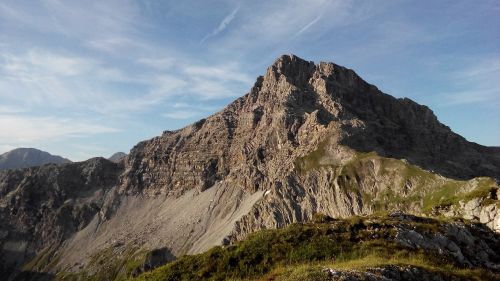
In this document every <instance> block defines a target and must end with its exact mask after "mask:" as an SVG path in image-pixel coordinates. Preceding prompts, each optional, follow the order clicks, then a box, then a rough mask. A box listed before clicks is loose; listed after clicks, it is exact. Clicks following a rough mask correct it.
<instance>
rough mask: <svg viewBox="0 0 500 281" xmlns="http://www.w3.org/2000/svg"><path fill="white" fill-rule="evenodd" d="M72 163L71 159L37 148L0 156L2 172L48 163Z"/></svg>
mask: <svg viewBox="0 0 500 281" xmlns="http://www.w3.org/2000/svg"><path fill="white" fill-rule="evenodd" d="M70 162H71V161H70V160H69V159H66V158H62V157H61V156H57V155H52V154H50V153H48V152H45V151H41V150H38V149H35V148H16V149H14V150H11V151H9V152H5V153H4V154H2V155H0V170H6V169H20V168H28V167H33V166H40V165H43V164H48V163H53V164H65V163H70Z"/></svg>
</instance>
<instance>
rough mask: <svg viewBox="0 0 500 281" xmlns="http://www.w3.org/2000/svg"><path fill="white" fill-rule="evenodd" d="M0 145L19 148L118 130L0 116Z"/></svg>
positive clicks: (83, 122)
mask: <svg viewBox="0 0 500 281" xmlns="http://www.w3.org/2000/svg"><path fill="white" fill-rule="evenodd" d="M0 131H1V132H2V134H1V135H0V143H2V144H4V145H12V146H19V145H23V144H31V143H35V142H41V141H50V140H61V139H67V138H76V137H82V136H88V135H93V134H102V133H116V132H118V131H119V130H118V129H116V128H111V127H107V126H103V125H98V124H97V122H89V121H88V120H85V119H72V118H59V117H51V116H43V117H36V116H25V115H11V114H10V115H9V114H1V115H0Z"/></svg>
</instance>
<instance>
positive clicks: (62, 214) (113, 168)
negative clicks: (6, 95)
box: [0, 158, 122, 276]
mask: <svg viewBox="0 0 500 281" xmlns="http://www.w3.org/2000/svg"><path fill="white" fill-rule="evenodd" d="M121 170H122V167H120V166H118V165H117V164H114V163H112V162H109V161H107V160H105V159H103V158H94V159H90V160H88V161H85V162H79V163H71V164H64V165H61V166H57V165H55V164H49V165H44V166H40V167H33V168H28V169H25V170H12V171H1V172H0V221H1V222H2V223H1V225H0V245H2V248H1V250H2V251H1V255H0V256H1V259H2V261H1V262H2V267H3V268H2V269H3V270H4V272H5V271H9V272H10V271H12V270H14V269H16V268H17V267H19V265H22V264H24V263H26V262H27V261H29V260H30V259H31V258H32V257H33V256H35V255H36V254H39V253H41V252H43V254H45V255H48V256H50V255H52V253H53V252H54V251H57V249H58V248H59V247H60V246H61V244H62V243H63V242H64V241H65V240H67V239H68V238H70V237H71V235H72V234H74V233H75V232H77V231H79V230H81V229H83V228H84V227H86V226H87V225H88V223H89V222H90V221H91V220H92V219H93V217H94V216H95V215H97V214H98V213H99V211H100V210H102V209H103V205H104V203H105V197H104V195H105V194H106V193H107V192H108V191H109V189H110V188H112V187H113V186H115V185H116V184H117V182H118V175H119V173H120V171H121ZM2 276H6V275H5V274H3V275H2Z"/></svg>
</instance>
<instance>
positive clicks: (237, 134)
mask: <svg viewBox="0 0 500 281" xmlns="http://www.w3.org/2000/svg"><path fill="white" fill-rule="evenodd" d="M499 152H500V151H499V150H498V148H490V147H485V146H481V145H478V144H476V143H471V142H468V141H467V140H465V139H464V138H463V137H461V136H459V135H457V134H455V133H454V132H452V131H451V130H450V129H449V128H448V127H447V126H445V125H443V124H441V123H440V122H439V121H438V120H437V118H436V116H435V115H434V114H433V112H432V111H431V110H430V109H429V108H427V107H426V106H422V105H419V104H417V103H415V102H413V101H411V100H410V99H407V98H404V99H397V98H394V97H392V96H390V95H387V94H384V93H382V92H381V91H379V90H378V89H377V88H376V87H375V86H373V85H371V84H368V83H367V82H365V81H364V80H363V79H361V78H360V77H359V76H358V75H357V74H356V73H355V72H354V71H353V70H350V69H347V68H345V67H342V66H338V65H336V64H333V63H324V62H321V63H318V64H315V63H313V62H309V61H305V60H303V59H301V58H298V57H296V56H294V55H284V56H281V57H280V58H278V59H277V60H276V61H275V62H274V64H272V65H271V66H270V67H269V68H268V69H267V71H266V73H265V75H264V76H261V77H258V78H257V80H256V82H255V84H254V86H253V87H252V88H251V90H250V92H249V93H247V94H246V95H244V96H242V97H240V98H238V99H237V100H235V101H234V102H232V103H231V104H229V105H228V106H227V107H226V108H224V109H223V110H222V111H220V112H218V113H216V114H214V115H212V116H209V117H207V118H206V119H202V120H200V121H198V122H196V123H194V124H192V125H189V126H187V127H185V128H182V129H180V130H176V131H165V132H164V133H163V134H162V135H161V136H158V137H155V138H153V139H150V140H147V141H143V142H140V143H139V144H137V145H136V146H135V147H134V148H133V149H132V150H131V151H130V153H129V155H128V156H127V157H125V158H124V161H119V162H118V163H113V162H111V161H108V160H106V159H102V158H95V159H90V160H88V161H85V162H80V163H72V164H66V165H63V166H58V165H45V166H41V167H33V168H29V169H24V170H10V171H2V172H0V221H1V222H2V224H1V225H0V245H1V249H2V255H1V257H3V260H2V261H0V263H1V266H2V268H1V270H3V272H4V274H5V276H11V277H10V278H14V277H15V276H18V277H17V278H19V276H37V275H36V274H44V276H45V274H46V275H47V276H52V277H51V278H59V277H60V276H66V277H67V276H71V274H77V273H79V272H86V273H85V274H88V276H98V274H100V272H101V273H102V271H100V270H101V269H102V268H103V266H102V263H99V262H96V260H99V257H102V256H106V255H109V256H110V257H113V259H114V260H120V261H121V263H120V264H121V267H117V268H115V269H116V271H110V270H109V268H110V267H109V266H108V267H106V268H108V270H107V271H106V273H107V274H112V275H110V276H107V277H106V278H105V279H113V278H117V276H122V275H127V274H129V273H130V272H129V271H127V270H125V269H124V268H125V267H126V265H127V262H126V261H128V260H131V259H132V260H134V258H135V257H137V256H139V255H142V254H143V253H145V252H147V251H149V250H153V249H163V250H162V251H163V252H162V253H163V254H162V255H163V256H166V257H167V256H168V257H172V256H176V257H179V256H182V255H184V254H196V253H201V252H203V251H206V250H208V249H210V248H211V247H213V246H217V245H229V244H234V243H237V241H240V240H242V239H245V238H246V237H247V236H248V235H249V234H250V233H252V232H255V231H258V230H260V229H269V228H271V229H272V228H282V227H285V226H287V225H290V224H293V223H299V222H306V221H310V220H311V219H313V217H314V216H316V215H317V214H324V215H327V216H330V217H333V218H347V217H351V216H355V215H357V216H368V215H371V214H379V213H387V212H393V211H400V212H405V213H411V214H416V215H426V216H449V217H452V216H453V217H463V218H466V219H471V220H477V221H478V222H481V223H484V224H485V225H486V226H487V227H488V229H490V230H491V233H490V234H488V235H492V237H496V238H492V239H493V240H494V239H498V237H497V236H495V235H497V234H494V231H500V215H498V208H499V207H500V206H499V205H500V204H499V201H498V198H499V196H498V195H499V194H498V193H499V192H498V184H497V182H496V181H497V180H498V179H500V153H499ZM492 243H495V242H492ZM493 248H494V247H493ZM491 251H493V254H492V256H494V255H500V253H499V252H498V251H499V250H498V249H496V250H495V249H493V250H491ZM495 251H497V252H495ZM493 260H494V258H493ZM494 261H495V260H494ZM477 266H481V265H477ZM142 268H144V266H143V267H142ZM487 268H488V269H491V268H494V267H491V266H489V267H488V266H487ZM23 274H24V275H23ZM26 274H28V275H26ZM30 274H31V275H30ZM33 274H34V275H33ZM113 274H114V275H113ZM86 276H87V275H86ZM44 278H45V277H44ZM47 278H49V277H47ZM172 280H175V279H172Z"/></svg>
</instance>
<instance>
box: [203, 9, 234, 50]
mask: <svg viewBox="0 0 500 281" xmlns="http://www.w3.org/2000/svg"><path fill="white" fill-rule="evenodd" d="M239 9H240V7H237V8H236V9H234V10H233V11H232V12H231V13H229V14H228V15H227V16H226V17H225V18H224V19H223V20H222V21H221V22H220V23H219V25H218V26H217V28H216V29H214V31H212V32H211V33H209V34H207V35H206V36H205V37H203V39H201V43H203V42H205V41H206V40H207V39H209V38H210V37H213V36H216V35H217V34H219V33H221V32H222V31H224V29H226V28H227V26H228V25H229V24H230V23H231V22H232V21H233V20H234V18H235V16H236V13H238V11H239Z"/></svg>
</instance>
